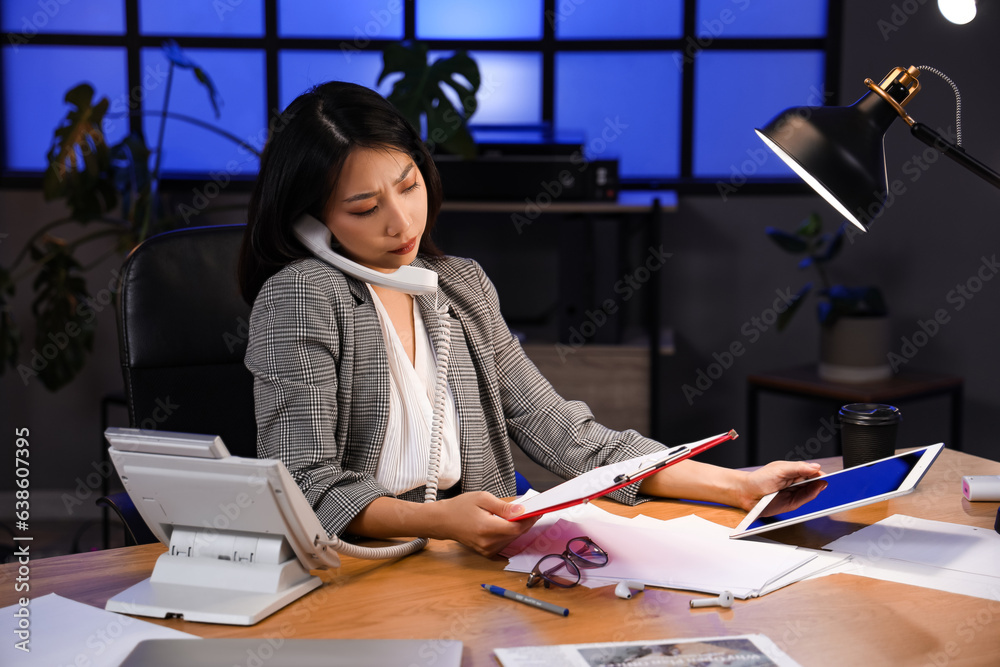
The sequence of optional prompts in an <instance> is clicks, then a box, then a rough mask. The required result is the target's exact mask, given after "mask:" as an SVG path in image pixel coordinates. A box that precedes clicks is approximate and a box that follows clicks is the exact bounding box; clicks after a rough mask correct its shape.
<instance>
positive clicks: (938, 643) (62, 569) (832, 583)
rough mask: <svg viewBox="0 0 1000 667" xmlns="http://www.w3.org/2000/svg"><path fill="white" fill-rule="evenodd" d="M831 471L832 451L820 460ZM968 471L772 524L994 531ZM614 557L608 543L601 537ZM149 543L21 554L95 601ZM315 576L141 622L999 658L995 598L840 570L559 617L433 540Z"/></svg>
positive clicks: (829, 535)
mask: <svg viewBox="0 0 1000 667" xmlns="http://www.w3.org/2000/svg"><path fill="white" fill-rule="evenodd" d="M823 463H824V468H825V469H828V470H833V469H836V467H839V465H840V464H839V459H825V460H823ZM966 474H1000V463H997V462H993V461H988V460H986V459H982V458H978V457H974V456H970V455H968V454H963V453H961V452H954V451H949V450H945V451H944V452H943V453H942V455H941V457H940V458H939V460H938V461H937V462H936V463H935V464H934V466H933V467H932V468H931V470H930V472H929V473H928V475H927V477H926V478H925V480H924V481H923V482H922V483H921V485H920V487H919V488H918V490H917V491H916V492H914V493H913V494H911V495H909V496H906V497H903V498H899V499H896V500H891V501H887V502H883V503H879V504H877V505H870V506H868V507H864V508H861V509H857V510H853V511H851V512H845V513H843V514H840V515H838V516H837V517H836V518H837V519H838V520H837V521H834V520H832V519H824V520H819V521H815V522H811V523H810V524H808V525H801V526H795V527H791V528H789V529H786V530H784V531H782V532H781V533H777V532H776V533H775V534H776V535H777V536H778V537H780V538H781V539H783V540H784V541H788V542H792V543H797V544H803V545H806V546H812V547H818V546H820V545H822V544H825V543H827V542H828V541H830V540H832V539H834V538H836V537H838V536H840V535H842V534H846V533H849V532H853V531H854V530H856V529H857V528H859V527H860V526H862V525H867V524H871V523H874V522H876V521H878V520H880V519H882V518H885V517H887V516H889V515H892V514H909V515H915V516H919V517H923V518H927V519H936V520H941V521H951V522H955V523H961V524H966V525H973V526H980V527H983V528H989V529H990V530H992V528H993V521H994V517H995V516H996V513H997V503H969V502H968V501H965V500H964V499H963V498H962V496H961V492H960V485H961V482H960V479H961V476H962V475H966ZM598 502H599V504H600V505H601V506H602V507H604V508H606V509H608V510H610V511H612V512H614V513H616V514H620V515H624V516H633V515H635V514H636V513H638V512H639V511H641V512H643V513H646V514H649V515H651V516H656V517H659V518H671V517H677V516H682V515H686V514H690V513H692V512H694V513H696V514H699V515H701V516H704V517H705V518H707V519H710V520H713V521H716V522H719V523H724V524H726V525H729V526H735V525H736V524H737V523H738V522H739V520H740V518H741V517H742V516H743V513H742V512H739V511H737V510H735V509H730V508H722V507H712V506H705V505H692V504H687V503H682V502H674V501H656V502H652V503H647V504H645V505H642V506H641V507H640V508H629V507H625V506H622V505H618V504H616V503H613V502H610V501H598ZM605 546H606V548H608V550H609V551H610V552H611V554H612V556H613V555H614V545H605ZM162 552H163V547H162V546H160V545H146V546H141V547H128V548H124V549H114V550H110V551H104V552H94V553H88V554H77V555H73V556H60V557H58V558H51V559H46V560H39V561H35V562H32V563H31V574H30V576H31V595H32V596H33V597H38V596H41V595H45V594H47V593H52V592H55V593H58V594H60V595H63V596H65V597H68V598H72V599H74V600H78V601H80V602H85V603H88V604H92V605H95V606H99V607H103V606H104V603H105V602H106V601H107V599H108V598H109V597H111V596H112V595H114V594H116V593H118V592H120V591H121V590H123V589H125V588H127V587H128V586H131V585H132V584H134V583H136V582H138V581H140V580H141V579H143V578H145V577H148V576H149V575H150V573H151V571H152V568H153V564H154V561H155V559H156V557H157V556H158V555H159V554H160V553H162ZM343 560H344V562H343V564H342V566H341V567H340V569H339V571H337V572H333V573H330V572H326V573H321V576H322V577H323V578H324V580H325V581H326V582H327V583H326V585H325V586H323V587H322V588H320V589H317V590H316V591H314V592H312V593H310V594H309V595H307V596H306V597H304V598H302V599H300V600H298V601H296V602H294V603H292V604H291V605H289V606H288V607H286V608H285V609H282V610H281V611H279V612H277V613H276V614H274V615H272V616H270V617H268V618H266V619H265V620H263V621H261V622H260V623H258V624H257V625H255V626H252V627H249V628H246V627H235V626H225V625H207V624H199V623H187V622H183V621H178V620H162V621H161V620H152V619H150V620H152V622H154V623H160V624H162V625H167V626H170V627H174V628H177V629H179V630H183V631H185V632H190V633H192V634H196V635H200V636H203V637H239V636H250V637H261V638H264V637H272V638H274V637H286V638H292V637H342V638H349V637H356V638H428V639H429V640H431V641H429V642H428V644H427V650H428V652H431V651H433V650H434V642H433V639H458V640H461V641H462V642H464V644H465V651H464V659H463V664H464V665H496V664H497V663H496V660H495V658H494V657H493V655H492V649H493V648H495V647H498V646H523V645H540V644H560V643H583V642H612V641H626V640H632V639H658V638H659V639H662V638H670V637H696V636H709V635H733V634H742V633H751V632H762V633H764V634H766V635H768V636H769V637H770V638H771V639H772V640H774V642H775V643H776V644H777V645H778V646H779V647H780V648H781V649H782V650H783V651H785V652H786V653H788V654H789V655H791V656H792V657H793V658H794V659H795V660H797V661H798V662H800V663H801V664H802V665H806V666H813V665H837V666H841V665H918V666H923V665H937V666H941V665H945V664H947V665H948V666H949V667H952V666H957V665H996V664H998V663H1000V601H997V600H985V599H981V598H973V597H967V596H963V595H955V594H951V593H942V592H939V591H934V590H930V589H925V588H917V587H913V586H905V585H902V584H896V583H891V582H886V581H879V580H876V579H867V578H862V577H854V576H850V575H844V574H838V575H832V576H828V577H821V578H819V579H815V580H812V581H804V582H799V583H797V584H793V585H791V586H788V587H786V588H783V589H781V590H779V591H776V592H774V593H771V594H769V595H766V596H764V597H762V598H756V599H751V600H746V601H741V600H737V601H736V604H734V605H733V607H732V608H731V609H718V608H714V609H698V610H691V609H689V608H688V600H690V599H691V598H692V597H695V595H694V594H691V593H685V592H679V591H672V590H665V589H647V590H646V591H645V592H643V593H640V594H639V595H637V596H635V597H634V598H633V599H632V600H628V601H626V600H621V599H618V598H616V597H615V595H614V592H613V589H612V588H610V587H606V588H600V589H595V590H589V589H586V588H582V587H576V588H573V589H569V590H544V589H534V590H532V592H531V594H532V595H533V596H536V597H539V598H541V599H544V600H549V601H551V602H554V603H556V604H559V605H561V606H565V607H568V608H569V609H570V610H571V612H570V615H569V616H568V617H566V618H563V617H559V616H556V615H554V614H550V613H547V612H544V611H540V610H537V609H533V608H531V607H528V606H525V605H521V604H517V603H516V602H512V601H509V600H502V599H500V598H497V597H495V596H493V595H490V594H488V593H486V592H485V591H483V590H482V589H481V588H480V587H479V585H480V584H481V583H490V584H496V585H499V586H504V587H506V588H510V589H513V590H525V588H524V581H525V578H526V577H525V575H523V574H519V573H514V572H504V571H503V567H504V565H505V561H504V560H503V559H499V558H497V559H492V560H491V559H486V558H483V557H481V556H477V555H475V554H473V553H471V552H469V551H468V550H466V549H464V548H463V547H460V546H458V545H456V544H455V543H451V542H439V541H433V540H432V541H431V544H430V546H429V547H428V549H427V550H426V551H424V552H422V553H419V554H416V555H413V556H410V557H408V558H404V559H402V560H398V561H379V562H372V561H359V560H354V559H350V558H344V559H343ZM16 572H17V566H16V565H14V564H8V565H4V566H2V568H0V582H3V585H2V586H0V606H6V605H10V604H13V602H14V601H15V599H16V596H17V594H15V593H14V592H13V586H12V584H11V582H12V578H13V577H14V576H16Z"/></svg>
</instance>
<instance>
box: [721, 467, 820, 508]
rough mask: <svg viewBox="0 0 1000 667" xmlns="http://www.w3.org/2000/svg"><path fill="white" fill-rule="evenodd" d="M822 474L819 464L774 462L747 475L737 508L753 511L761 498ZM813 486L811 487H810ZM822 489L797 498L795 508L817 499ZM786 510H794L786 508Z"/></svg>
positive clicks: (812, 490)
mask: <svg viewBox="0 0 1000 667" xmlns="http://www.w3.org/2000/svg"><path fill="white" fill-rule="evenodd" d="M821 474H822V472H820V469H819V464H818V463H806V462H805V461H772V462H770V463H768V464H767V465H766V466H763V467H761V468H758V469H757V470H753V471H751V472H748V473H746V475H745V476H744V478H743V481H742V484H741V485H740V487H739V488H738V489H737V494H738V495H737V502H738V504H736V503H734V504H736V506H737V507H739V508H741V509H744V510H747V511H749V510H751V509H753V507H754V506H755V505H756V504H757V501H759V500H760V499H761V498H763V497H764V496H766V495H767V494H769V493H774V492H775V491H781V490H782V489H784V488H787V487H789V486H791V485H792V484H795V483H796V482H801V481H802V480H806V479H812V478H813V477H818V476H820V475H821ZM810 486H811V485H810ZM820 490H821V489H820V488H819V487H816V488H815V489H810V491H811V493H809V494H802V495H800V496H796V497H795V502H794V505H795V507H798V506H801V505H803V504H805V503H807V502H808V501H810V500H812V499H813V498H815V497H816V494H818V493H819V491H820ZM784 509H785V510H791V509H794V507H786V508H784Z"/></svg>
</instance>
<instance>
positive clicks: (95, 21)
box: [0, 0, 125, 46]
mask: <svg viewBox="0 0 1000 667" xmlns="http://www.w3.org/2000/svg"><path fill="white" fill-rule="evenodd" d="M0 25H2V26H3V30H4V31H5V32H11V33H14V34H15V37H14V39H13V40H11V41H8V42H7V43H8V44H9V45H13V46H17V45H23V42H21V41H20V40H21V39H24V40H27V42H28V43H30V42H31V38H32V37H34V36H35V35H37V34H39V33H73V34H78V33H79V34H116V35H120V34H122V33H123V32H125V4H124V3H123V2H122V0H87V1H86V2H79V1H78V0H69V1H67V0H55V1H53V0H50V1H49V2H39V1H38V0H4V1H3V3H0Z"/></svg>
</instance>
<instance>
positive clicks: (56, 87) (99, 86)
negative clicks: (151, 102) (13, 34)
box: [3, 45, 128, 171]
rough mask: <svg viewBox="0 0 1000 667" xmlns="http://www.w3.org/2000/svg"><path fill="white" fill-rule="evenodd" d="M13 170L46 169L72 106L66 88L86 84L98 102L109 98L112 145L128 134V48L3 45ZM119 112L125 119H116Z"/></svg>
mask: <svg viewBox="0 0 1000 667" xmlns="http://www.w3.org/2000/svg"><path fill="white" fill-rule="evenodd" d="M3 69H4V71H3V86H4V99H5V100H6V109H5V113H4V128H3V130H4V132H5V139H6V143H7V164H6V165H4V166H5V167H6V168H7V169H12V170H24V171H35V170H37V171H44V170H45V168H46V166H47V163H46V159H45V156H46V154H47V153H48V150H49V147H50V146H51V144H52V139H53V133H54V132H55V129H56V127H58V126H59V124H60V122H61V121H62V119H63V118H65V117H66V112H67V111H68V110H69V107H68V106H67V105H66V103H65V102H64V98H65V96H66V92H67V91H68V90H70V89H71V88H73V87H75V86H76V85H77V84H80V83H85V82H86V83H89V84H90V85H91V87H93V89H94V102H95V103H96V102H98V101H99V100H100V99H101V98H104V97H106V98H108V101H109V105H108V113H107V114H106V115H105V120H104V126H103V129H104V133H105V138H106V141H107V142H108V145H114V144H116V143H117V142H119V141H121V140H122V139H124V138H125V137H126V136H127V135H128V119H127V118H125V117H124V114H125V113H127V111H128V95H127V93H126V90H127V88H128V84H127V82H126V77H125V49H122V48H113V47H77V46H31V45H29V46H20V47H17V48H15V47H10V46H7V47H4V49H3ZM114 113H117V114H118V115H119V117H117V118H114V117H111V115H112V114H114Z"/></svg>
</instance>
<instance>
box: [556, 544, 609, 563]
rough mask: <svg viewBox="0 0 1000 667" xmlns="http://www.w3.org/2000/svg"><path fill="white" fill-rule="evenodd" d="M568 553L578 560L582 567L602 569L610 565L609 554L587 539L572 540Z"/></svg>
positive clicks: (568, 545) (567, 549) (567, 546)
mask: <svg viewBox="0 0 1000 667" xmlns="http://www.w3.org/2000/svg"><path fill="white" fill-rule="evenodd" d="M566 551H567V552H569V553H570V554H571V555H572V556H574V557H576V558H577V559H578V561H579V564H580V566H581V567H602V566H604V565H607V564H608V554H607V552H605V551H604V549H602V548H600V547H599V546H597V545H596V544H594V543H593V542H592V541H590V539H588V538H585V537H576V538H574V539H572V540H570V541H569V543H568V544H567V545H566Z"/></svg>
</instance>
